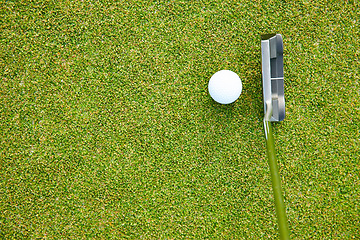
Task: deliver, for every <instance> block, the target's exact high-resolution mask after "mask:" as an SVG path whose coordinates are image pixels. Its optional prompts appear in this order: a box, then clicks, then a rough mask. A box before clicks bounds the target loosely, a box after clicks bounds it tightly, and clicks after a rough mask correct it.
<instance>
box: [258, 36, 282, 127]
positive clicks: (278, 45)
mask: <svg viewBox="0 0 360 240" xmlns="http://www.w3.org/2000/svg"><path fill="white" fill-rule="evenodd" d="M261 67H262V82H263V97H264V114H265V115H266V112H267V104H266V103H270V104H271V106H272V115H271V117H270V119H269V121H271V122H279V121H282V120H284V119H285V98H284V62H283V41H282V37H281V35H280V34H267V35H262V36H261Z"/></svg>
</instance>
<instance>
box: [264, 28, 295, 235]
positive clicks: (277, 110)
mask: <svg viewBox="0 0 360 240" xmlns="http://www.w3.org/2000/svg"><path fill="white" fill-rule="evenodd" d="M261 66H262V84H263V97H264V130H265V139H266V148H267V155H268V162H269V167H270V174H271V181H272V188H273V192H274V200H275V209H276V215H277V219H278V225H279V233H280V239H290V234H289V227H288V221H287V217H286V211H285V204H284V199H283V195H282V189H281V181H280V174H279V169H278V165H277V160H276V152H275V144H274V137H273V133H272V125H271V122H279V121H282V120H284V118H285V98H284V67H283V41H282V36H281V35H280V34H270V35H262V36H261Z"/></svg>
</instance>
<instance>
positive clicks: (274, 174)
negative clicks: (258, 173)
mask: <svg viewBox="0 0 360 240" xmlns="http://www.w3.org/2000/svg"><path fill="white" fill-rule="evenodd" d="M264 128H265V135H266V148H267V155H268V161H269V167H270V174H271V181H272V188H273V191H274V199H275V208H276V215H277V219H278V224H279V232H280V239H290V234H289V227H288V221H287V217H286V211H285V204H284V199H283V196H282V190H281V181H280V174H279V169H278V166H277V161H276V152H275V144H274V137H273V133H272V126H271V123H270V122H268V121H264Z"/></svg>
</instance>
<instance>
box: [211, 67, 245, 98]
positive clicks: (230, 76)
mask: <svg viewBox="0 0 360 240" xmlns="http://www.w3.org/2000/svg"><path fill="white" fill-rule="evenodd" d="M208 88H209V93H210V96H211V97H212V98H213V99H214V100H215V101H216V102H218V103H221V104H229V103H233V102H235V101H236V100H237V99H238V98H239V97H240V94H241V91H242V83H241V79H240V77H239V76H238V75H237V74H236V73H234V72H233V71H230V70H221V71H218V72H216V73H215V74H214V75H213V76H212V77H211V78H210V81H209V85H208Z"/></svg>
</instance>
